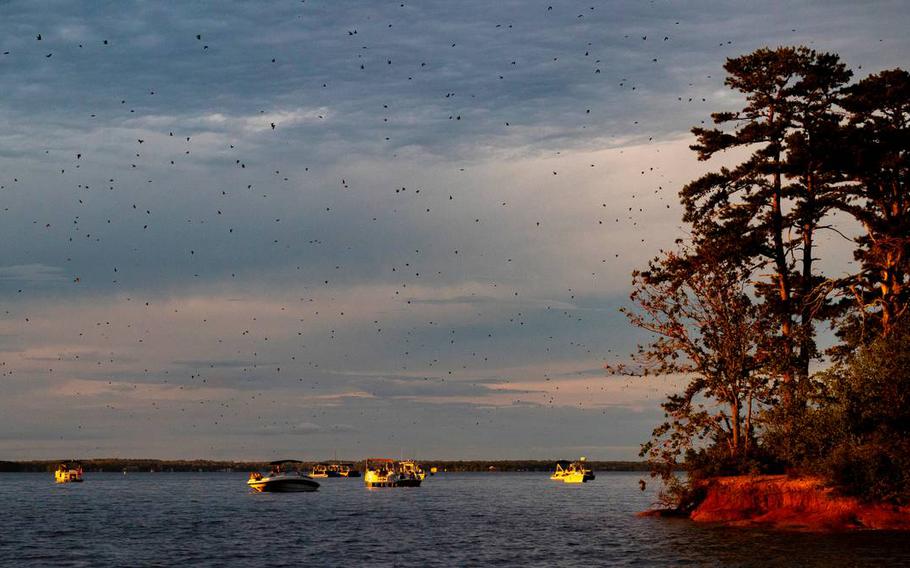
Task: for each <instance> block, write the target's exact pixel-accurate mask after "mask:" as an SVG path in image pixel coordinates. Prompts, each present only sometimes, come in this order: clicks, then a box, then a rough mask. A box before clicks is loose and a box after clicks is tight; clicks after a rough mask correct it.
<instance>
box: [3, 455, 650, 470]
mask: <svg viewBox="0 0 910 568" xmlns="http://www.w3.org/2000/svg"><path fill="white" fill-rule="evenodd" d="M78 461H79V463H81V464H82V467H83V469H84V470H85V471H86V472H93V471H113V472H121V471H124V470H126V471H128V472H141V471H146V472H148V471H156V472H158V471H203V472H205V471H254V470H263V469H267V468H268V465H269V464H268V462H264V461H227V460H156V459H121V458H96V459H84V460H78ZM349 461H350V463H354V464H355V465H356V466H357V467H358V468H361V467H362V465H363V461H362V460H349ZM417 461H418V462H420V463H421V464H422V465H424V466H426V467H436V468H437V469H438V470H439V471H440V472H444V471H449V472H481V471H487V472H488V471H551V470H552V469H553V464H554V463H556V459H552V460H432V459H428V460H417ZM60 463H61V460H22V461H0V473H15V472H49V471H53V470H54V469H56V468H57V465H59V464H60ZM316 463H319V461H304V462H303V466H304V468H306V467H310V466H312V465H313V464H316ZM588 464H589V465H590V466H591V467H592V468H593V469H594V470H595V471H641V472H644V471H648V465H647V463H646V462H636V461H589V462H588Z"/></svg>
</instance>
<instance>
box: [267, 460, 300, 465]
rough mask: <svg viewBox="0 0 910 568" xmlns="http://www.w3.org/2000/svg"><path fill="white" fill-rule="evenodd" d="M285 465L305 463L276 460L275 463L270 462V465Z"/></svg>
mask: <svg viewBox="0 0 910 568" xmlns="http://www.w3.org/2000/svg"><path fill="white" fill-rule="evenodd" d="M284 463H303V462H302V461H300V460H275V461H273V462H269V465H281V464H284Z"/></svg>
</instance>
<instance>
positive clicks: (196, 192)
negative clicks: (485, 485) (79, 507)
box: [0, 0, 910, 459]
mask: <svg viewBox="0 0 910 568" xmlns="http://www.w3.org/2000/svg"><path fill="white" fill-rule="evenodd" d="M908 25H910V11H908V10H907V9H906V4H905V3H903V2H899V1H893V2H887V1H882V2H864V3H857V2H852V1H842V2H739V1H723V2H709V1H705V2H683V1H672V2H671V1H666V0H665V1H656V0H655V1H652V2H632V1H623V2H620V1H611V2H604V1H600V0H587V1H585V2H574V1H561V0H545V1H536V0H527V1H511V0H498V1H480V0H478V1H451V0H448V1H442V0H439V1H436V0H427V1H419V2H418V1H413V0H404V1H401V0H397V1H394V2H391V1H384V0H372V1H368V0H356V1H355V0H305V1H302V2H301V1H299V0H298V1H280V2H279V1H276V2H261V3H260V2H255V3H253V2H218V3H213V2H191V3H190V2H184V3H157V2H126V1H124V2H119V1H118V2H103V1H92V2H32V1H4V2H0V393H2V395H0V459H56V458H63V457H67V458H69V457H113V456H118V457H153V458H215V459H274V458H276V457H281V458H298V459H324V458H329V457H332V456H333V455H337V456H338V457H344V458H347V459H357V458H362V457H367V456H381V455H388V456H398V455H407V456H416V457H419V458H420V457H423V458H449V459H458V458H464V459H472V458H473V459H484V458H507V459H522V458H534V459H552V458H563V457H574V456H576V455H586V456H588V457H589V459H636V458H637V454H638V448H639V444H640V443H641V442H643V441H645V440H646V439H647V437H648V434H649V432H650V430H651V428H653V426H655V424H656V423H657V422H658V421H659V420H660V419H661V412H660V408H659V403H660V401H661V400H662V398H663V397H664V396H665V394H666V393H667V392H668V390H670V389H673V388H674V385H675V382H674V381H673V380H670V379H660V380H658V379H648V380H644V379H630V378H623V377H614V376H610V375H608V374H607V373H606V372H605V371H604V370H603V366H604V364H605V362H616V361H618V360H622V358H623V357H625V356H626V355H627V354H628V353H629V352H630V350H632V349H633V348H634V347H635V345H636V343H637V342H640V341H642V340H644V339H646V338H645V337H644V336H643V335H641V334H640V333H638V332H637V331H636V330H634V329H633V328H631V327H630V326H629V325H628V324H627V323H626V320H625V318H624V316H623V315H622V314H621V313H619V309H620V308H621V307H622V306H625V305H627V302H628V294H629V292H630V282H631V272H632V271H633V270H634V269H635V268H640V267H642V266H644V265H645V264H646V262H647V260H648V259H649V258H650V257H652V256H654V255H655V254H657V253H658V252H659V251H660V250H661V249H662V248H663V249H667V248H670V247H672V244H673V240H674V239H676V238H681V237H684V236H685V235H686V228H685V227H684V226H683V225H682V223H681V221H680V218H681V211H680V208H679V205H678V201H677V193H678V191H679V190H680V188H681V187H682V186H683V185H684V184H685V183H686V182H687V181H688V180H691V179H694V178H695V177H697V176H698V175H700V174H701V173H703V172H706V171H709V170H710V169H712V168H716V167H717V166H718V165H719V163H721V162H717V163H714V162H709V163H699V162H698V161H697V160H696V158H695V155H694V153H693V152H691V151H690V150H689V149H688V145H689V144H691V143H692V142H693V140H692V136H691V134H689V129H690V128H691V127H692V126H697V125H701V124H702V123H703V122H706V121H709V116H710V113H711V112H715V111H720V110H732V109H735V108H737V104H738V103H740V102H741V101H740V99H739V97H738V95H736V94H735V93H733V92H731V91H729V90H728V89H726V88H725V87H724V85H723V78H724V74H723V69H722V65H723V62H724V60H725V59H726V58H728V57H735V56H738V55H742V54H745V53H748V52H750V51H752V50H754V49H756V48H759V47H763V46H771V47H775V46H778V45H799V44H803V45H808V46H809V47H812V48H814V49H817V50H820V51H834V52H837V53H839V54H840V56H841V57H842V59H843V60H844V61H845V62H846V63H847V64H848V65H849V66H850V67H851V68H852V69H853V70H854V72H855V73H856V75H857V76H858V77H862V76H865V75H866V74H867V73H872V72H875V71H878V70H882V69H887V68H893V67H897V66H901V65H904V66H906V64H907V59H906V56H907V54H908V53H910V36H908V35H907V33H906V29H907V28H908ZM39 38H40V39H39ZM721 160H723V158H721ZM829 245H830V246H831V247H832V250H834V249H837V247H838V246H840V245H837V244H836V243H834V242H833V241H832V242H831V243H829V244H828V245H826V243H825V241H823V242H822V246H823V247H824V246H829ZM841 248H843V247H841ZM831 266H832V268H831V269H832V270H833V271H835V272H836V271H838V270H847V269H848V268H847V266H846V264H842V265H841V264H837V262H835V263H833V264H832V265H831Z"/></svg>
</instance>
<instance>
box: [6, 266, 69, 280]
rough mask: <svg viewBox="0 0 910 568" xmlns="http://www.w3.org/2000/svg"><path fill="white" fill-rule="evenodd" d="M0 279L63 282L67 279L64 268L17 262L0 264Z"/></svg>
mask: <svg viewBox="0 0 910 568" xmlns="http://www.w3.org/2000/svg"><path fill="white" fill-rule="evenodd" d="M0 280H10V281H13V282H31V283H41V282H63V281H66V280H67V277H66V275H65V273H64V272H63V269H62V268H60V267H58V266H47V265H44V264H17V265H13V266H0Z"/></svg>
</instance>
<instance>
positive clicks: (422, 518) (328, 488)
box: [0, 472, 910, 567]
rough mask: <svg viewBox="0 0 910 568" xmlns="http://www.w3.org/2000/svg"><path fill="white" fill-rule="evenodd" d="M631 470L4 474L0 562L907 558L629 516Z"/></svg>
mask: <svg viewBox="0 0 910 568" xmlns="http://www.w3.org/2000/svg"><path fill="white" fill-rule="evenodd" d="M639 477H640V476H639V474H635V473H598V475H597V480H596V481H594V482H592V483H587V484H584V485H565V484H562V483H556V482H553V481H550V480H549V479H548V477H547V475H546V474H542V473H514V474H513V473H473V474H472V473H462V474H454V473H446V474H439V475H437V476H435V477H429V478H427V480H426V481H425V482H424V484H423V486H422V487H420V488H411V489H405V488H401V489H373V490H367V489H365V488H364V486H363V482H362V480H361V479H325V480H320V482H321V483H322V487H321V488H320V490H319V491H318V492H316V493H290V494H267V493H266V494H254V493H250V492H249V491H248V490H247V488H246V485H245V482H246V479H247V474H244V473H131V474H129V475H126V476H124V475H121V474H113V473H90V472H88V473H86V474H85V479H86V481H85V483H82V484H68V485H55V484H54V483H53V477H52V475H51V474H0V511H2V514H3V521H4V522H3V525H4V526H3V530H2V531H0V565H3V566H23V565H29V564H30V565H40V566H103V565H118V566H173V565H176V564H183V565H192V566H226V565H236V566H260V565H269V566H291V565H295V566H306V565H312V566H341V565H351V566H362V565H364V564H367V563H369V564H372V565H376V566H477V565H486V566H493V565H511V566H531V565H536V566H541V565H556V566H602V565H607V566H659V565H666V566H680V565H696V566H825V567H831V566H910V539H908V538H907V536H905V535H901V534H893V533H892V534H888V533H853V534H840V535H813V534H799V533H797V534H786V533H779V532H773V531H767V530H755V529H731V528H724V527H718V526H703V525H696V524H693V523H690V522H688V521H684V520H667V519H654V518H640V517H636V516H635V513H636V512H637V511H640V510H642V509H645V508H646V507H647V506H648V505H649V503H650V500H651V498H652V497H651V495H649V494H643V493H642V492H641V491H639V489H638V479H639Z"/></svg>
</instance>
